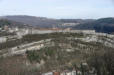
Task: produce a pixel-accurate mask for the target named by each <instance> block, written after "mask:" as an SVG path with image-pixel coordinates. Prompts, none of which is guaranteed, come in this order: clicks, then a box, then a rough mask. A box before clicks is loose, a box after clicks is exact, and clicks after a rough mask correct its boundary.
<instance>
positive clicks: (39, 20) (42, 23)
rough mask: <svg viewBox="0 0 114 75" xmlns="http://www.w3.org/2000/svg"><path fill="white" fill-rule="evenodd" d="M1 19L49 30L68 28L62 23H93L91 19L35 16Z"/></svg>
mask: <svg viewBox="0 0 114 75" xmlns="http://www.w3.org/2000/svg"><path fill="white" fill-rule="evenodd" d="M2 18H4V19H8V20H12V21H16V22H21V23H24V24H29V25H32V26H37V27H40V28H50V27H51V28H52V27H60V28H66V27H69V26H62V24H64V23H79V24H83V23H87V22H91V21H93V20H92V19H50V18H46V17H36V16H27V15H17V16H2ZM71 27H72V26H71Z"/></svg>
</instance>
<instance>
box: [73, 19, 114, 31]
mask: <svg viewBox="0 0 114 75" xmlns="http://www.w3.org/2000/svg"><path fill="white" fill-rule="evenodd" d="M74 29H82V30H84V29H92V30H96V32H104V33H113V32H114V18H102V19H98V20H96V21H93V22H88V23H84V24H80V25H77V26H75V27H74Z"/></svg>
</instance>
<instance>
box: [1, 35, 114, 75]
mask: <svg viewBox="0 0 114 75" xmlns="http://www.w3.org/2000/svg"><path fill="white" fill-rule="evenodd" d="M46 39H51V40H50V41H48V42H46ZM6 45H7V46H6ZM43 45H44V46H43ZM113 45H114V38H113V37H112V38H111V37H109V36H107V37H106V36H98V35H91V34H90V35H89V34H78V33H52V34H42V35H40V34H39V35H37V34H36V35H26V36H24V37H23V38H22V39H20V40H16V41H9V42H6V43H3V44H0V47H1V49H0V56H1V55H6V56H7V57H5V58H3V57H1V58H0V61H1V62H0V66H1V67H0V74H2V75H19V74H21V75H32V74H33V75H41V74H38V73H43V72H49V71H52V70H61V71H62V70H64V69H68V68H73V67H74V66H75V67H77V68H80V63H81V62H82V61H83V62H85V61H87V62H88V64H89V66H90V67H95V69H96V70H97V71H101V72H108V68H107V66H110V65H108V63H112V64H111V65H112V67H110V68H109V69H110V71H112V73H113V66H114V64H113V63H114V61H112V60H113V53H114V51H113V50H114V47H113ZM34 46H35V49H33V47H34ZM36 46H37V47H39V46H43V48H42V47H41V48H40V49H39V48H38V49H37V47H36ZM31 47H32V48H31ZM29 49H30V50H29ZM23 50H25V51H26V52H24V53H23ZM21 51H22V52H21ZM109 51H110V52H111V53H110V54H109ZM96 53H97V55H96ZM8 55H9V56H8ZM107 59H110V60H111V61H108V60H107ZM99 60H100V61H99ZM96 61H97V62H96ZM101 63H104V64H101ZM105 64H106V65H105ZM96 67H97V68H96ZM100 68H106V70H102V69H100ZM110 73H111V72H110ZM111 75H113V74H111Z"/></svg>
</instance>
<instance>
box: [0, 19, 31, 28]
mask: <svg viewBox="0 0 114 75" xmlns="http://www.w3.org/2000/svg"><path fill="white" fill-rule="evenodd" d="M5 25H7V26H9V27H26V26H28V27H29V26H30V25H27V24H23V23H20V22H15V21H11V20H7V19H0V27H4V26H5Z"/></svg>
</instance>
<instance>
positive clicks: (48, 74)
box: [42, 72, 53, 75]
mask: <svg viewBox="0 0 114 75" xmlns="http://www.w3.org/2000/svg"><path fill="white" fill-rule="evenodd" d="M42 75H53V72H47V73H43V74H42Z"/></svg>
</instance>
